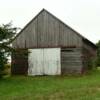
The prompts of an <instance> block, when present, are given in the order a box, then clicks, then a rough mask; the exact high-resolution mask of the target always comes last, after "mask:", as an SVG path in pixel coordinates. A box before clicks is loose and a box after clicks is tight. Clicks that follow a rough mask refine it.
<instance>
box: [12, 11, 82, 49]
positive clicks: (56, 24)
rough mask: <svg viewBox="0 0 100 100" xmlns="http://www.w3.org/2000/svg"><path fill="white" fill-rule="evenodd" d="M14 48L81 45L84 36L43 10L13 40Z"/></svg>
mask: <svg viewBox="0 0 100 100" xmlns="http://www.w3.org/2000/svg"><path fill="white" fill-rule="evenodd" d="M12 44H13V47H14V48H35V47H36V48H37V47H74V46H77V47H80V46H81V45H82V38H81V37H80V36H79V35H78V34H76V32H75V31H74V30H72V29H71V28H69V27H68V26H67V25H65V24H64V23H63V22H61V21H60V20H58V19H57V18H56V17H55V16H53V15H51V14H50V13H49V12H47V11H45V10H43V11H42V12H41V13H40V14H39V15H37V16H36V17H35V18H34V19H33V20H32V21H31V22H30V23H29V24H28V25H27V26H26V27H25V28H24V29H23V30H22V31H21V32H20V35H19V36H18V37H17V38H16V39H15V40H14V41H13V43H12Z"/></svg>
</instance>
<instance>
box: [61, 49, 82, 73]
mask: <svg viewBox="0 0 100 100" xmlns="http://www.w3.org/2000/svg"><path fill="white" fill-rule="evenodd" d="M81 56H82V49H80V48H66V49H65V48H64V49H63V48H62V50H61V72H62V74H68V73H74V74H75V73H82V68H83V65H82V58H81Z"/></svg>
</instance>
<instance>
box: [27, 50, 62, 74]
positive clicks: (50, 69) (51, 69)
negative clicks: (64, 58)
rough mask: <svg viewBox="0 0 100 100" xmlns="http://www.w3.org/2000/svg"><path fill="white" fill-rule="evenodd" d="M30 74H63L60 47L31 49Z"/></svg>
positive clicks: (29, 59) (29, 58)
mask: <svg viewBox="0 0 100 100" xmlns="http://www.w3.org/2000/svg"><path fill="white" fill-rule="evenodd" d="M29 52H30V53H29V56H28V63H29V68H28V75H59V74H61V65H60V64H61V60H60V48H45V49H29Z"/></svg>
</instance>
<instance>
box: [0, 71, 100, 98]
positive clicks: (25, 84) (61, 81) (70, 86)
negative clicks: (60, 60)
mask: <svg viewBox="0 0 100 100" xmlns="http://www.w3.org/2000/svg"><path fill="white" fill-rule="evenodd" d="M0 100H100V71H99V70H98V71H94V72H90V73H89V74H87V75H84V76H36V77H27V76H13V77H5V78H4V79H1V80H0Z"/></svg>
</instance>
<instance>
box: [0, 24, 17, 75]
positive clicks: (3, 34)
mask: <svg viewBox="0 0 100 100" xmlns="http://www.w3.org/2000/svg"><path fill="white" fill-rule="evenodd" d="M17 29H18V28H16V27H12V24H11V23H8V24H6V25H4V24H3V25H1V26H0V77H2V75H3V71H4V66H5V64H7V61H8V58H7V57H8V56H9V55H10V54H11V51H12V50H13V49H12V48H11V42H12V40H13V39H14V37H15V36H16V33H17Z"/></svg>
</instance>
